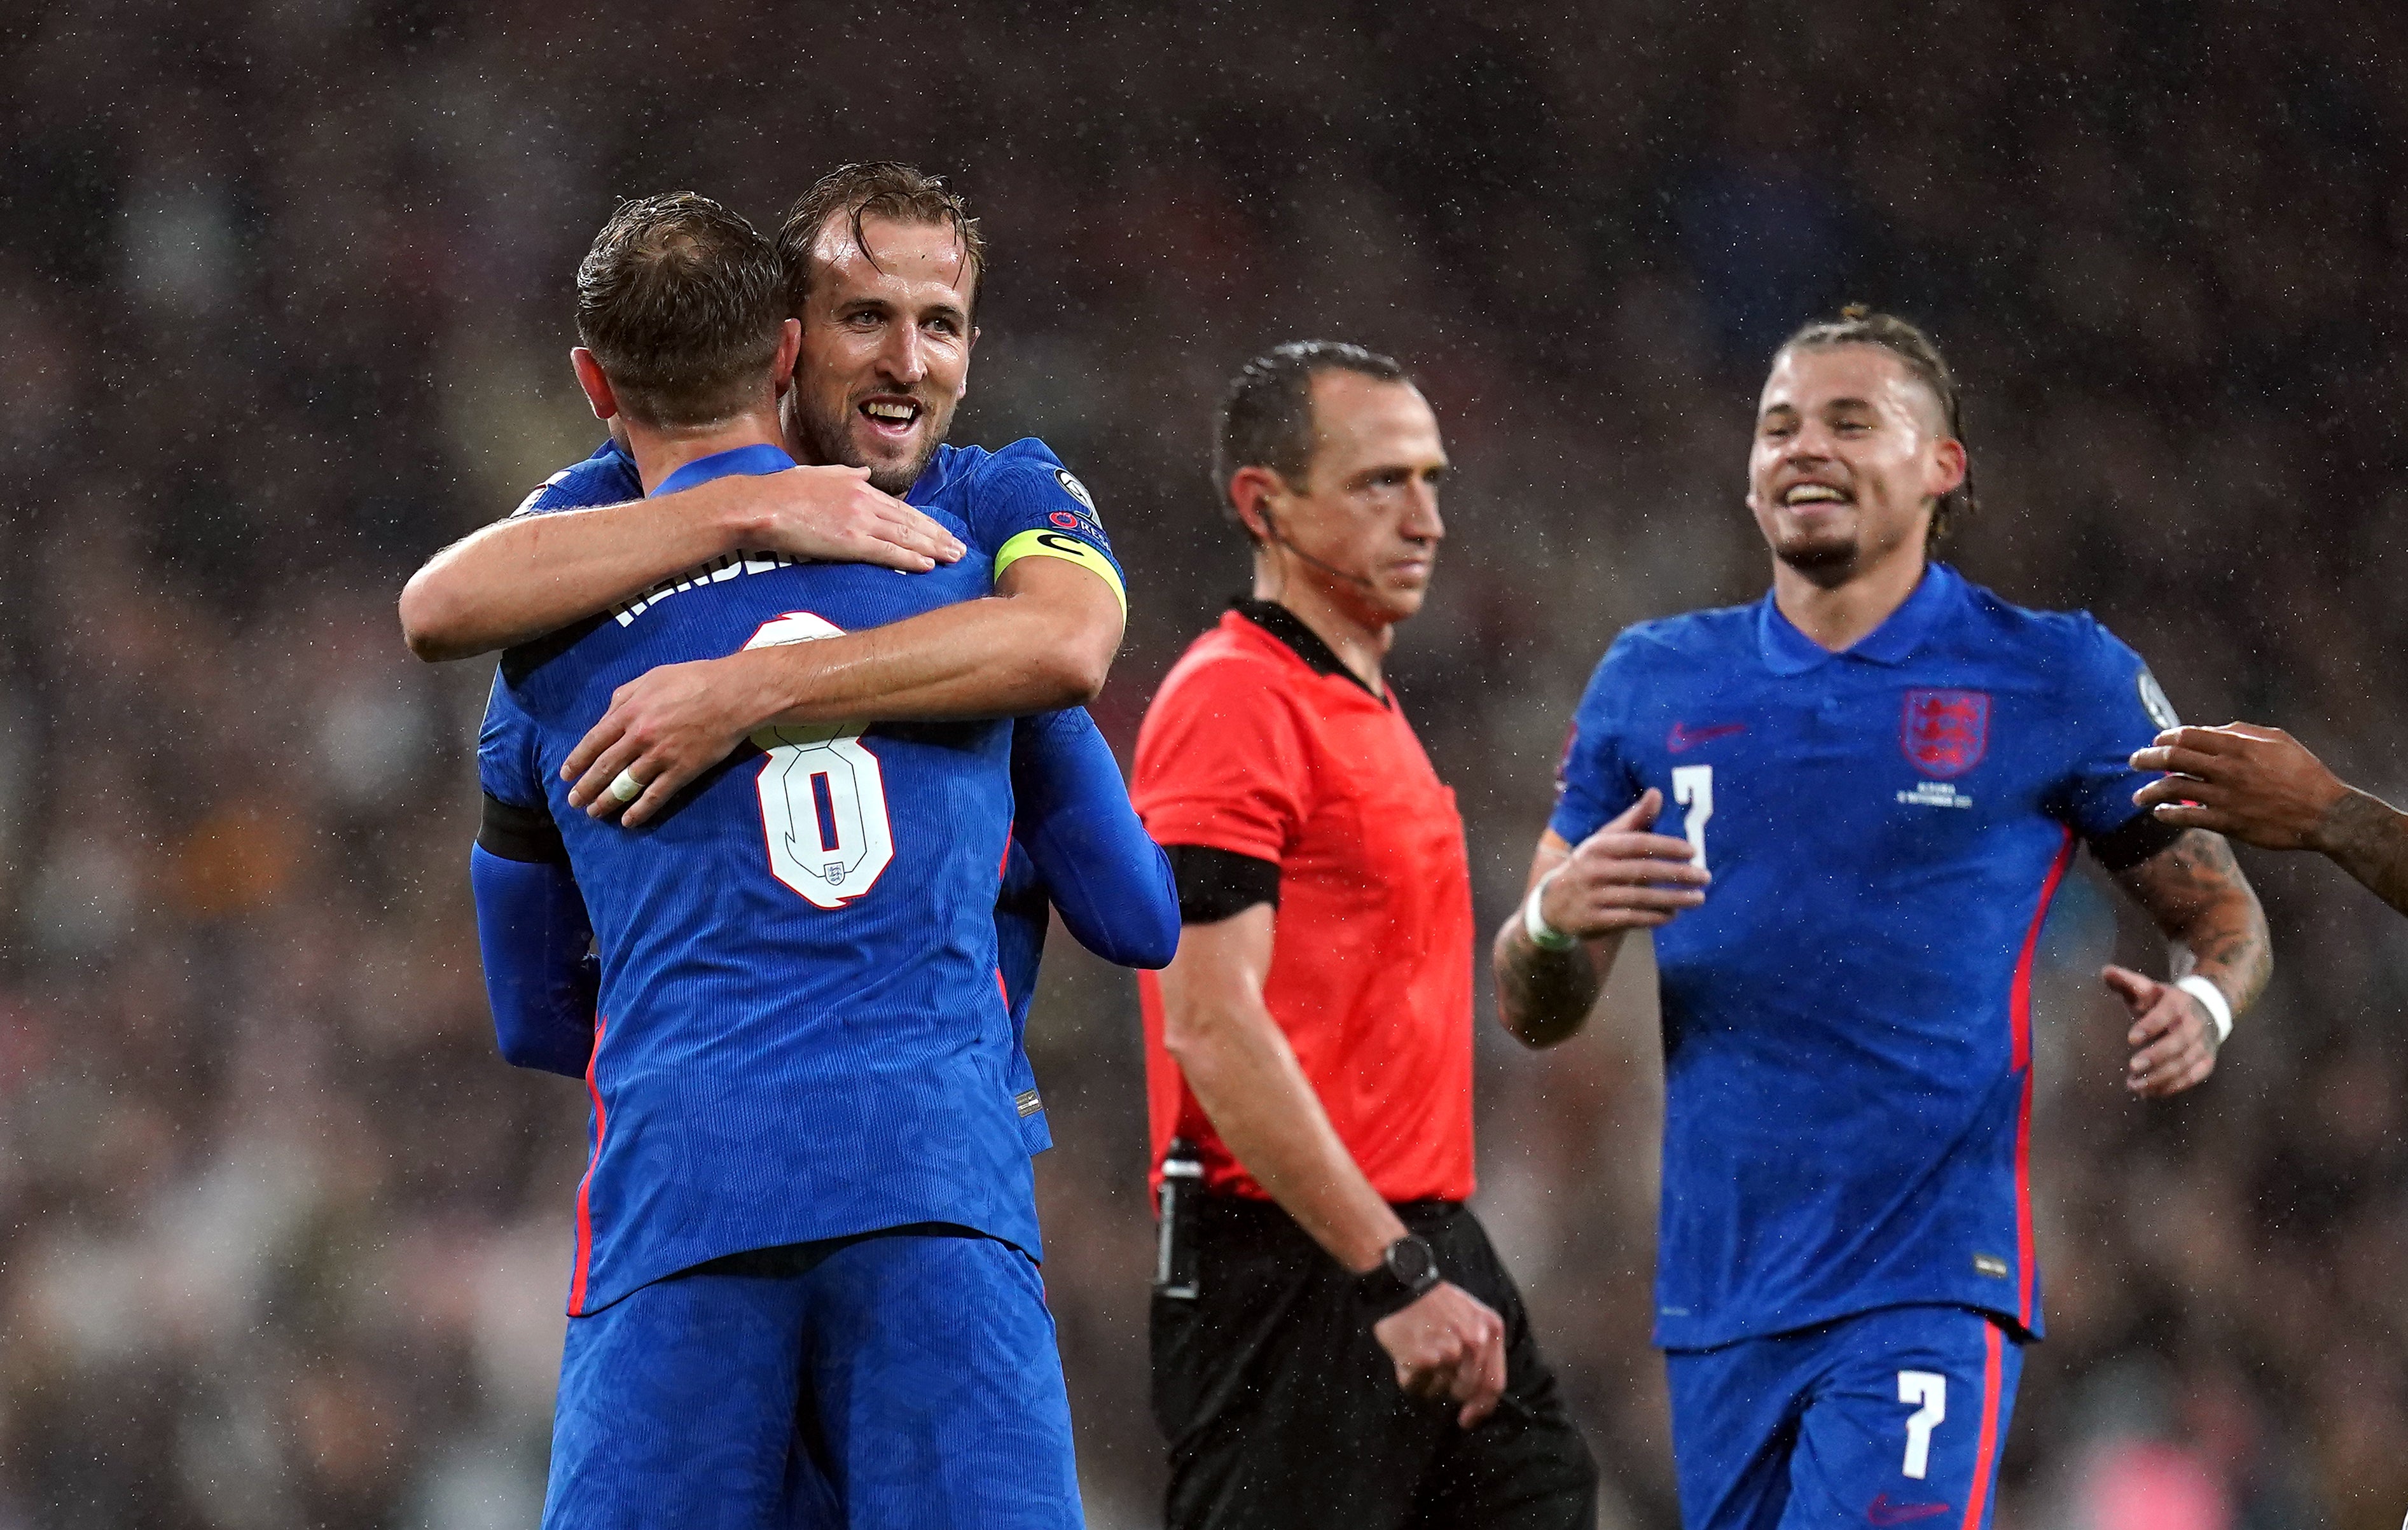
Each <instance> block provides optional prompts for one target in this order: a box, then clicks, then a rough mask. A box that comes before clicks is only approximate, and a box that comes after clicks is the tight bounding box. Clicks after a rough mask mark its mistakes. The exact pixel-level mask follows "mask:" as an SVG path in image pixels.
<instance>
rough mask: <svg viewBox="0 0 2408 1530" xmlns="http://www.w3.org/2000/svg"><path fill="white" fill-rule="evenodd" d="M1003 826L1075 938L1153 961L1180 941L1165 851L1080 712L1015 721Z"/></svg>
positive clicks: (1097, 949) (1166, 956)
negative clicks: (1011, 808) (1011, 809)
mask: <svg viewBox="0 0 2408 1530" xmlns="http://www.w3.org/2000/svg"><path fill="white" fill-rule="evenodd" d="M1011 793H1012V801H1013V802H1014V804H1015V805H1016V811H1015V813H1014V815H1013V818H1012V827H1011V831H1012V835H1013V837H1014V838H1016V839H1017V840H1018V841H1019V842H1020V844H1021V847H1022V848H1023V849H1025V850H1026V851H1027V852H1028V859H1029V860H1030V861H1031V862H1033V863H1034V864H1035V866H1036V868H1037V876H1038V880H1039V881H1040V882H1042V883H1043V884H1044V887H1045V893H1046V896H1047V897H1048V898H1049V899H1051V900H1052V901H1053V903H1054V907H1055V908H1057V909H1059V910H1061V913H1062V922H1063V924H1064V925H1065V926H1067V927H1068V929H1069V931H1070V933H1071V935H1072V936H1074V937H1075V938H1076V939H1077V940H1078V942H1079V944H1080V945H1083V946H1085V947H1086V948H1087V949H1088V950H1090V951H1093V952H1094V953H1096V955H1097V956H1099V957H1101V958H1103V959H1104V960H1106V961H1110V962H1112V963H1114V964H1115V965H1118V966H1123V967H1147V968H1157V967H1162V966H1165V965H1167V964H1168V962H1169V960H1170V959H1171V957H1172V955H1173V954H1174V953H1175V952H1177V951H1178V949H1179V891H1178V888H1176V887H1175V886H1174V885H1173V883H1172V881H1171V877H1170V860H1169V858H1168V857H1167V856H1165V855H1164V854H1163V853H1162V846H1160V845H1158V844H1154V841H1153V840H1152V839H1150V838H1149V837H1147V835H1146V831H1145V825H1144V824H1143V823H1142V822H1140V821H1139V818H1138V816H1137V810H1136V809H1135V808H1133V807H1131V806H1130V805H1129V799H1128V787H1126V786H1125V785H1124V784H1123V783H1122V781H1121V768H1120V762H1119V761H1118V760H1116V759H1114V758H1112V751H1111V745H1110V744H1107V743H1105V742H1104V736H1103V734H1102V733H1100V732H1098V731H1097V729H1096V725H1095V721H1094V719H1092V718H1090V717H1089V716H1088V715H1087V714H1086V713H1085V712H1083V711H1080V710H1075V709H1074V710H1072V711H1068V712H1061V713H1051V714H1046V715H1043V716H1039V717H1026V718H1023V719H1022V720H1021V722H1020V725H1019V727H1018V728H1016V729H1014V730H1013V733H1012V743H1011Z"/></svg>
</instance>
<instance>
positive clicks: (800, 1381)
mask: <svg viewBox="0 0 2408 1530" xmlns="http://www.w3.org/2000/svg"><path fill="white" fill-rule="evenodd" d="M543 1523H544V1526H545V1530H839V1527H844V1530H971V1527H973V1526H975V1527H977V1530H1076V1527H1077V1526H1078V1525H1079V1524H1081V1523H1082V1520H1081V1515H1080V1508H1079V1480H1078V1472H1077V1469H1076V1466H1075V1464H1074V1462H1073V1458H1072V1454H1071V1442H1070V1404H1069V1397H1068V1393H1066V1392H1065V1390H1064V1388H1063V1383H1062V1361H1061V1356H1060V1354H1059V1352H1058V1350H1056V1349H1055V1345H1054V1319H1053V1315H1052V1314H1051V1313H1050V1312H1048V1311H1047V1310H1046V1306H1045V1293H1044V1288H1043V1285H1042V1284H1041V1283H1040V1281H1039V1277H1038V1271H1037V1266H1036V1265H1035V1264H1034V1263H1032V1262H1031V1261H1030V1260H1029V1258H1028V1256H1027V1255H1025V1254H1024V1253H1022V1252H1021V1251H1020V1250H1019V1249H1014V1248H1012V1247H1011V1245H1010V1244H1006V1243H998V1242H996V1240H994V1239H992V1238H986V1237H982V1236H979V1235H977V1234H970V1233H968V1232H966V1231H963V1230H959V1229H951V1228H932V1227H912V1228H900V1229H896V1230H893V1231H890V1232H887V1233H881V1234H870V1235H868V1236H867V1237H860V1238H845V1239H831V1240H829V1241H827V1242H824V1243H806V1244H796V1245H792V1246H790V1247H786V1248H780V1249H758V1250H755V1251H753V1252H752V1253H747V1254H738V1255H735V1256H733V1257H731V1258H727V1259H721V1260H714V1261H712V1262H711V1263H708V1264H703V1265H698V1266H696V1267H695V1268H694V1269H691V1270H687V1271H684V1272H682V1273H681V1274H678V1275H674V1276H671V1277H668V1278H667V1279H664V1280H656V1281H654V1282H653V1283H652V1284H651V1285H649V1286H644V1287H642V1288H640V1289H638V1290H637V1291H635V1292H631V1293H630V1294H629V1295H628V1296H626V1297H625V1298H624V1299H623V1300H621V1301H619V1302H617V1303H614V1304H613V1305H611V1306H607V1307H605V1308H603V1309H602V1310H601V1311H599V1312H596V1313H594V1314H592V1315H590V1316H587V1317H581V1318H571V1319H570V1320H569V1321H568V1338H567V1342H566V1347H565V1348H564V1350H563V1351H562V1354H561V1363H560V1400H559V1403H558V1406H557V1407H556V1408H555V1410H554V1415H553V1423H552V1480H551V1484H550V1488H549V1490H548V1492H547V1493H546V1495H545V1499H544V1510H543Z"/></svg>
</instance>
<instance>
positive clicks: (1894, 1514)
mask: <svg viewBox="0 0 2408 1530" xmlns="http://www.w3.org/2000/svg"><path fill="white" fill-rule="evenodd" d="M1951 1512H1953V1509H1952V1507H1951V1506H1950V1505H1947V1504H1894V1503H1891V1502H1890V1501H1889V1494H1886V1493H1881V1494H1874V1495H1873V1501H1872V1502H1871V1503H1870V1504H1868V1505H1866V1506H1865V1518H1866V1519H1868V1520H1871V1522H1872V1523H1875V1524H1912V1523H1914V1522H1915V1521H1917V1520H1936V1519H1938V1518H1940V1516H1942V1514H1947V1513H1951Z"/></svg>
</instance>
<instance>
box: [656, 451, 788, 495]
mask: <svg viewBox="0 0 2408 1530" xmlns="http://www.w3.org/2000/svg"><path fill="white" fill-rule="evenodd" d="M794 465H795V459H794V458H793V457H790V456H788V455H786V454H785V453H783V452H781V451H780V450H779V449H778V448H776V447H774V446H761V445H754V446H738V447H737V448H736V449H735V450H733V451H728V452H713V453H711V454H710V455H709V456H707V457H696V458H695V459H694V460H693V461H692V462H689V463H687V464H686V465H685V466H684V467H682V468H680V469H678V470H677V471H675V472H673V473H671V474H669V475H668V476H667V478H664V479H662V480H661V486H660V487H659V488H656V489H654V490H653V491H652V493H653V494H655V495H662V494H675V493H677V492H678V491H679V490H680V489H690V488H693V487H694V486H695V484H708V483H710V481H711V480H712V479H714V478H727V477H730V476H732V475H734V474H737V473H755V474H758V473H782V472H784V471H785V470H786V469H789V468H791V467H793V466H794Z"/></svg>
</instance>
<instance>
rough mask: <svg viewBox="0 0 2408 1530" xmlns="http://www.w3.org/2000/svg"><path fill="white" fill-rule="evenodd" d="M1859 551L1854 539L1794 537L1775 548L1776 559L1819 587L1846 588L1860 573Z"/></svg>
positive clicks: (1774, 546)
mask: <svg viewBox="0 0 2408 1530" xmlns="http://www.w3.org/2000/svg"><path fill="white" fill-rule="evenodd" d="M1858 551H1859V549H1858V548H1857V546H1856V539H1855V538H1853V537H1833V536H1822V537H1812V536H1808V537H1792V538H1789V539H1788V540H1786V541H1781V542H1777V543H1775V544H1774V545H1773V549H1772V556H1775V557H1777V558H1779V559H1780V560H1781V561H1782V562H1784V563H1786V564H1788V565H1789V566H1790V567H1791V568H1793V569H1795V570H1798V571H1799V573H1801V574H1804V575H1805V576H1806V577H1807V578H1808V579H1810V580H1812V581H1813V582H1814V583H1815V584H1817V585H1826V586H1828V585H1839V584H1844V583H1845V582H1846V581H1847V578H1848V576H1849V575H1850V574H1851V573H1854V572H1855V571H1856V555H1857V552H1858Z"/></svg>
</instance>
